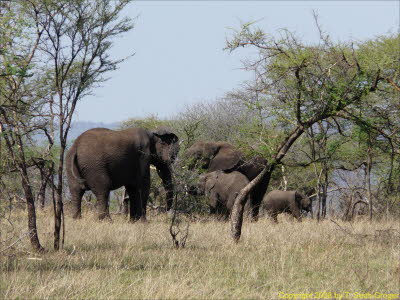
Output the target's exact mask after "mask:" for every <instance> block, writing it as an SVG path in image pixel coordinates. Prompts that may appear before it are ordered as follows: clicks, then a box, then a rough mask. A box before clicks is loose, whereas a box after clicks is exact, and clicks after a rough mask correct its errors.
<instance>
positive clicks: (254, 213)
mask: <svg viewBox="0 0 400 300" xmlns="http://www.w3.org/2000/svg"><path fill="white" fill-rule="evenodd" d="M263 197H264V194H263V189H262V188H260V186H256V187H255V189H254V191H252V192H251V195H250V199H249V202H250V205H249V207H250V218H251V221H252V222H257V221H258V214H259V212H260V206H261V201H262V199H263Z"/></svg>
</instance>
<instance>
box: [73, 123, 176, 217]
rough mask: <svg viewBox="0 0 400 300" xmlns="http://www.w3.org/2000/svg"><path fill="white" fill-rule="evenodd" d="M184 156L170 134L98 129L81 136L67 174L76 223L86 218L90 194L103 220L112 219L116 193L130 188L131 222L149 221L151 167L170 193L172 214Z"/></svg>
mask: <svg viewBox="0 0 400 300" xmlns="http://www.w3.org/2000/svg"><path fill="white" fill-rule="evenodd" d="M178 151H179V144H178V137H177V136H176V135H175V134H174V133H172V132H171V131H170V130H168V129H167V128H160V129H158V130H155V131H149V130H146V129H143V128H130V129H126V130H121V131H114V130H110V129H106V128H94V129H90V130H88V131H86V132H84V133H82V134H81V135H80V136H79V137H78V138H77V139H76V140H75V142H74V144H73V145H72V147H71V148H70V149H69V151H68V152H67V156H66V169H67V177H68V185H69V189H70V192H71V197H72V201H71V202H72V208H73V217H74V218H80V217H81V201H82V196H83V194H84V192H85V191H88V190H91V191H92V192H93V193H94V194H95V196H96V198H97V201H98V206H97V207H98V212H99V219H104V218H109V217H110V215H109V194H110V191H111V190H115V189H118V188H120V187H122V186H125V188H126V191H127V193H128V195H129V206H130V207H129V212H130V219H131V220H132V221H136V220H139V219H142V220H145V219H146V205H147V200H148V196H149V189H150V164H152V165H154V166H155V167H156V169H157V173H158V175H159V176H160V177H161V179H162V181H163V185H164V187H165V189H166V191H167V209H170V208H171V206H172V201H173V186H172V174H171V164H172V163H173V161H174V160H175V157H176V155H177V153H178Z"/></svg>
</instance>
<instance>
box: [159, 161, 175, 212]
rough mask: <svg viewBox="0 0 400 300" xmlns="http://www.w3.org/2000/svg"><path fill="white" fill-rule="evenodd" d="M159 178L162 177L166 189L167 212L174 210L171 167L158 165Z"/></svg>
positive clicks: (163, 164)
mask: <svg viewBox="0 0 400 300" xmlns="http://www.w3.org/2000/svg"><path fill="white" fill-rule="evenodd" d="M156 168H157V173H158V176H160V178H161V180H162V183H163V186H164V189H165V191H166V193H167V199H166V202H167V211H168V210H170V209H171V208H172V203H173V200H174V185H173V182H172V171H171V165H170V164H167V163H160V164H157V165H156Z"/></svg>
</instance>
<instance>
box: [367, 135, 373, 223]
mask: <svg viewBox="0 0 400 300" xmlns="http://www.w3.org/2000/svg"><path fill="white" fill-rule="evenodd" d="M371 169H372V149H371V143H370V140H369V143H368V150H367V178H366V179H367V197H368V203H369V219H370V220H372V193H371Z"/></svg>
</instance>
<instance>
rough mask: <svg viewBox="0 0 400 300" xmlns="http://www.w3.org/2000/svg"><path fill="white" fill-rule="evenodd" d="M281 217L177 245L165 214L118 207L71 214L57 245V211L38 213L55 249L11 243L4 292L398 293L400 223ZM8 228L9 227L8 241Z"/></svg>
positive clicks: (220, 226)
mask: <svg viewBox="0 0 400 300" xmlns="http://www.w3.org/2000/svg"><path fill="white" fill-rule="evenodd" d="M10 221H11V222H12V223H13V226H14V231H13V232H12V234H13V235H15V234H16V233H21V234H22V233H23V232H25V231H26V227H27V226H26V216H25V212H15V213H13V214H11V218H10ZM280 221H281V222H280V223H279V224H277V225H275V224H273V223H272V222H271V221H270V220H268V219H262V220H260V221H259V222H257V223H245V224H244V228H243V234H242V239H241V240H240V242H239V244H234V243H233V242H232V241H231V240H230V235H229V223H224V222H219V221H213V220H202V221H198V222H193V223H191V224H190V229H189V230H190V233H189V234H190V235H189V238H188V241H187V245H186V248H184V249H174V248H173V245H172V242H171V238H170V235H169V223H168V219H167V216H166V215H159V216H152V217H150V218H149V222H148V223H146V224H143V223H135V224H130V223H128V222H127V221H126V219H124V218H123V217H122V216H118V215H115V216H113V222H112V223H107V222H99V221H97V220H96V219H95V217H94V216H93V215H90V214H86V215H84V219H82V220H78V221H74V220H72V219H71V218H69V217H68V216H67V217H66V241H65V247H64V249H63V250H61V251H60V252H54V251H53V250H51V249H52V242H53V236H52V230H53V217H52V214H51V210H49V211H44V212H40V211H39V212H38V228H39V230H40V239H41V242H42V245H43V246H45V247H46V248H47V249H48V250H49V251H48V252H47V253H45V254H35V253H32V252H31V250H30V246H29V241H28V240H27V239H26V238H25V239H22V240H21V241H20V242H19V243H17V244H15V246H14V247H13V248H10V249H8V250H7V251H3V253H1V254H0V298H7V299H9V298H18V299H25V298H30V299H31V298H40V299H43V298H65V299H73V298H75V299H76V298H92V299H99V298H101V299H128V298H129V299H132V298H141V299H142V298H146V299H150V298H151V299H156V298H163V299H164V298H169V299H190V298H192V299H193V298H195V299H232V298H233V299H244V298H246V299H248V298H254V299H266V298H274V299H275V298H279V296H282V295H283V294H282V292H284V293H291V294H293V293H296V294H299V293H319V292H332V293H334V292H336V293H345V292H348V293H356V292H358V293H375V292H380V293H398V292H399V286H400V265H399V239H400V237H399V235H400V234H399V224H398V222H397V221H376V222H372V223H370V222H368V221H365V220H358V221H356V222H354V223H343V222H340V221H337V222H338V225H340V227H339V226H338V225H337V224H335V223H333V222H332V221H330V220H326V221H323V222H320V223H317V222H316V221H315V220H309V219H308V220H304V221H303V222H302V223H297V222H292V221H291V220H290V218H286V217H280ZM4 228H5V227H3V229H4ZM7 228H11V227H10V226H8V227H7ZM7 234H11V233H7V230H3V232H2V236H1V239H2V240H6V239H7V238H9V236H7ZM16 238H17V236H16V237H15V239H16ZM15 239H14V240H15ZM10 243H11V241H10V242H9V244H10ZM4 247H5V245H4V244H1V248H0V250H1V249H3V248H4ZM280 292H281V294H279V293H280Z"/></svg>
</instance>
